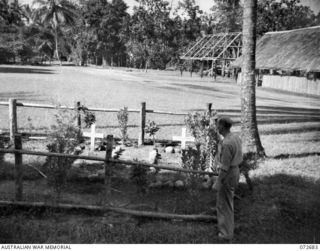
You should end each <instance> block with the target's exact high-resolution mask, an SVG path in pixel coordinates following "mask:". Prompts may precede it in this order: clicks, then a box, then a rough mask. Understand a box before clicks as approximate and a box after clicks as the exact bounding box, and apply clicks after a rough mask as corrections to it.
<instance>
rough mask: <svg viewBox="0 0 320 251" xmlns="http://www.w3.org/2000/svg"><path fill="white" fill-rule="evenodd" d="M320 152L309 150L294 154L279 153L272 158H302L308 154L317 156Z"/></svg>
mask: <svg viewBox="0 0 320 251" xmlns="http://www.w3.org/2000/svg"><path fill="white" fill-rule="evenodd" d="M319 155H320V152H311V153H294V154H279V155H276V156H274V157H272V158H273V159H289V158H304V157H308V156H319Z"/></svg>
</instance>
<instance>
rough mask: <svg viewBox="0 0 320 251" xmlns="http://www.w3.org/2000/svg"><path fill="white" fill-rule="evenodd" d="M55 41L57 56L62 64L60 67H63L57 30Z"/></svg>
mask: <svg viewBox="0 0 320 251" xmlns="http://www.w3.org/2000/svg"><path fill="white" fill-rule="evenodd" d="M55 40H56V56H57V59H58V61H59V62H60V66H61V65H62V62H61V59H60V55H59V44H58V43H59V38H58V31H57V28H56V29H55Z"/></svg>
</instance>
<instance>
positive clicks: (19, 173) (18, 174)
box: [14, 134, 23, 201]
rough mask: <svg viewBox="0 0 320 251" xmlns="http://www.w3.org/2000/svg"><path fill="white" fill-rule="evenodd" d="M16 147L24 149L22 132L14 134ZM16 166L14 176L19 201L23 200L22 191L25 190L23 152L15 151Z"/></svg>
mask: <svg viewBox="0 0 320 251" xmlns="http://www.w3.org/2000/svg"><path fill="white" fill-rule="evenodd" d="M14 149H15V150H21V149H22V137H21V134H15V135H14ZM14 157H15V166H14V178H15V190H16V192H15V199H16V200H17V201H21V200H22V191H23V185H22V183H23V170H22V168H23V167H22V154H21V153H15V155H14Z"/></svg>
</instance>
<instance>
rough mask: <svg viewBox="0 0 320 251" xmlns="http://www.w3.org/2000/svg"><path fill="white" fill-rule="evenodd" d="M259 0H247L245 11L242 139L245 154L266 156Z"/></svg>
mask: <svg viewBox="0 0 320 251" xmlns="http://www.w3.org/2000/svg"><path fill="white" fill-rule="evenodd" d="M256 17H257V0H245V1H244V11H243V31H242V33H243V48H242V55H243V65H242V74H243V75H242V77H243V78H242V83H241V137H242V141H243V148H244V153H255V154H257V155H258V156H261V157H262V156H265V151H264V148H263V147H262V144H261V141H260V136H259V132H258V127H257V118H256V89H255V66H256V62H255V52H256Z"/></svg>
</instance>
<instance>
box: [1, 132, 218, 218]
mask: <svg viewBox="0 0 320 251" xmlns="http://www.w3.org/2000/svg"><path fill="white" fill-rule="evenodd" d="M13 137H14V148H13V149H3V148H0V162H1V161H2V157H3V155H4V154H6V153H7V154H14V156H15V165H14V177H15V201H13V202H12V201H11V202H10V201H0V205H4V206H7V205H15V206H33V207H34V206H35V207H43V206H48V207H53V208H56V207H58V208H65V209H72V208H74V209H86V210H95V211H97V210H98V211H103V212H105V211H115V212H118V213H126V214H131V215H136V216H141V217H151V218H163V219H185V220H209V221H215V220H216V217H214V216H208V215H177V214H168V213H157V212H148V211H142V212H140V211H136V210H130V209H124V208H115V207H110V206H103V207H99V206H92V205H70V204H59V205H47V204H44V203H43V202H39V203H28V202H22V200H23V159H22V156H23V155H24V154H25V155H37V156H47V157H58V158H62V157H63V158H71V159H82V160H95V161H101V162H104V192H103V198H104V201H103V203H104V205H107V204H108V203H109V202H108V199H110V197H111V168H112V167H111V165H110V163H111V164H112V163H118V164H126V165H139V166H143V167H154V168H156V169H159V170H161V169H164V170H171V171H176V172H183V173H191V174H198V175H210V176H212V175H217V174H215V173H211V172H205V171H198V170H189V169H183V168H175V167H169V166H165V165H151V164H148V163H142V162H137V161H125V160H118V159H112V157H111V155H112V148H113V135H108V136H107V147H106V155H105V158H101V157H94V156H80V155H69V154H62V153H51V152H36V151H26V150H23V149H22V143H21V142H22V136H21V134H17V133H16V134H14V135H13ZM109 204H110V203H109Z"/></svg>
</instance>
